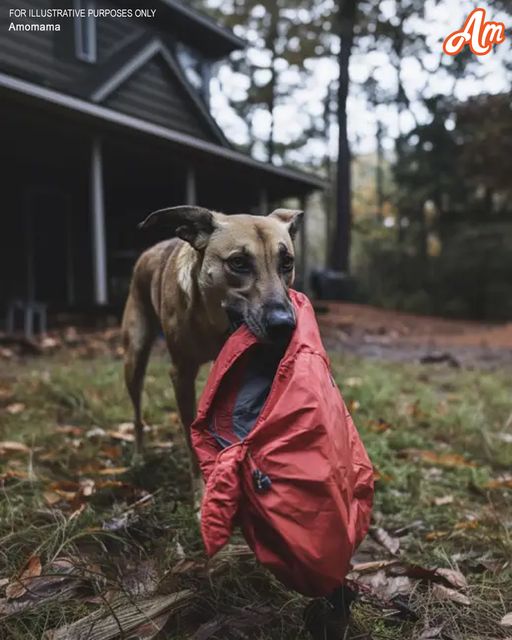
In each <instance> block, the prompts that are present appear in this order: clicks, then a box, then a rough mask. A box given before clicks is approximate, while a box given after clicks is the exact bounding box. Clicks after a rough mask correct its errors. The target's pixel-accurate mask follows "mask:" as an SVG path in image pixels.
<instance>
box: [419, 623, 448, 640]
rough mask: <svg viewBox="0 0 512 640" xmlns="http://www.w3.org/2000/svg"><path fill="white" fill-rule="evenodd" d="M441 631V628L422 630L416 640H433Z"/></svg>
mask: <svg viewBox="0 0 512 640" xmlns="http://www.w3.org/2000/svg"><path fill="white" fill-rule="evenodd" d="M442 631H443V627H442V626H441V627H429V628H428V629H424V630H423V631H422V632H421V635H420V636H419V638H418V640H433V639H434V638H439V636H440V635H441V632H442Z"/></svg>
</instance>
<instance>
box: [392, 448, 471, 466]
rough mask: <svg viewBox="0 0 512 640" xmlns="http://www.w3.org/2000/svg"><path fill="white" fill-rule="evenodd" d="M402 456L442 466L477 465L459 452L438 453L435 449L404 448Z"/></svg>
mask: <svg viewBox="0 0 512 640" xmlns="http://www.w3.org/2000/svg"><path fill="white" fill-rule="evenodd" d="M400 457H406V458H412V459H413V460H418V461H421V462H426V463H427V464H433V465H439V466H441V467H454V468H460V467H470V468H474V467H476V466H477V465H476V464H475V463H474V462H470V461H469V460H467V459H466V458H465V457H464V456H461V455H460V454H458V453H436V452H435V451H428V450H422V449H403V450H402V451H401V452H400Z"/></svg>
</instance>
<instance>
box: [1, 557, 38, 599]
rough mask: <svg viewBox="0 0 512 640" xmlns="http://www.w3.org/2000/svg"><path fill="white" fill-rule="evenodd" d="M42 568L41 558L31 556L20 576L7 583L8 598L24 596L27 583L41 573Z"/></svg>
mask: <svg viewBox="0 0 512 640" xmlns="http://www.w3.org/2000/svg"><path fill="white" fill-rule="evenodd" d="M41 569H42V567H41V558H39V556H30V558H29V559H28V560H27V562H26V563H25V564H24V565H23V567H22V569H21V571H20V573H19V574H18V576H17V577H16V578H14V580H12V581H11V582H10V583H9V584H8V585H7V587H6V589H5V595H6V596H7V598H9V599H10V600H14V599H15V598H19V597H20V596H22V595H23V594H24V593H25V592H26V590H27V584H28V583H29V582H30V579H31V578H35V577H36V576H40V575H41Z"/></svg>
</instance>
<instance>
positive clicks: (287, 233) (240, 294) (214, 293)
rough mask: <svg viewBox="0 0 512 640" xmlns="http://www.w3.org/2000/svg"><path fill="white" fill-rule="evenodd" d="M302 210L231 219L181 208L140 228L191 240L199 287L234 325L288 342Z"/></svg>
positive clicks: (267, 338) (152, 218) (162, 213)
mask: <svg viewBox="0 0 512 640" xmlns="http://www.w3.org/2000/svg"><path fill="white" fill-rule="evenodd" d="M301 216H302V212H301V211H295V210H290V209H276V210H275V211H273V212H272V213H270V214H269V215H268V216H251V215H245V214H240V215H231V216H227V215H224V214H222V213H217V212H214V211H209V210H208V209H204V208H202V207H192V206H182V207H171V208H169V209H161V210H159V211H155V212H154V213H152V214H151V215H150V216H148V218H146V220H145V221H144V222H143V223H142V224H141V227H147V226H152V225H161V226H165V227H167V228H169V229H170V231H171V234H172V235H173V236H177V237H179V238H181V239H182V240H185V241H186V242H188V243H189V244H190V245H191V246H192V247H194V249H195V250H196V251H197V252H198V254H199V256H200V260H201V268H200V273H199V276H198V278H199V285H200V288H201V291H202V292H203V294H204V295H206V296H207V297H208V298H209V300H212V301H216V303H217V304H219V305H221V306H222V308H223V309H224V310H225V312H226V314H227V316H228V319H229V321H230V323H231V324H232V325H238V324H240V323H242V322H245V323H246V324H247V326H248V327H249V329H250V330H251V331H252V332H253V333H254V334H255V335H256V336H257V337H258V338H260V339H261V340H264V341H271V342H278V341H281V340H286V339H287V338H288V337H289V336H290V334H291V332H292V330H293V329H294V327H295V313H294V310H293V305H292V303H291V301H290V298H289V296H288V289H289V287H290V286H291V285H292V283H293V279H294V275H295V258H294V249H293V238H294V236H295V233H296V231H297V228H298V225H299V221H300V218H301Z"/></svg>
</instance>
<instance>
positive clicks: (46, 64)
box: [0, 0, 143, 95]
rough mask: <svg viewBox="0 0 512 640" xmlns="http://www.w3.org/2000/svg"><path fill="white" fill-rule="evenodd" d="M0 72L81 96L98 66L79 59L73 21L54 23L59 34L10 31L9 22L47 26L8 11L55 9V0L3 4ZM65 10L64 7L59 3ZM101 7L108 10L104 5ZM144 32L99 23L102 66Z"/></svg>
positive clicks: (121, 23)
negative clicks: (82, 89)
mask: <svg viewBox="0 0 512 640" xmlns="http://www.w3.org/2000/svg"><path fill="white" fill-rule="evenodd" d="M0 4H1V6H0V19H1V20H0V25H1V29H0V69H1V70H2V71H4V72H7V73H12V75H16V76H19V77H22V78H26V79H27V80H31V81H34V82H37V83H39V84H43V85H46V86H50V87H53V88H56V89H60V90H64V91H66V92H67V93H71V94H75V95H80V94H81V91H80V89H81V86H82V85H83V83H84V82H85V81H86V80H87V79H88V78H89V77H90V76H91V74H93V73H94V72H95V70H96V69H97V64H90V63H87V62H83V61H81V60H79V59H77V58H76V56H75V48H74V26H73V20H72V19H71V18H67V19H63V20H55V21H54V22H59V23H60V25H61V31H60V32H56V31H55V32H52V31H9V30H8V29H9V24H10V22H11V21H12V22H14V23H30V22H37V23H44V22H52V20H46V19H44V18H39V19H30V18H26V19H24V18H16V19H15V18H9V9H10V8H12V9H47V8H52V7H54V3H53V2H52V0H9V2H8V3H0ZM59 6H60V7H64V6H65V3H59ZM102 7H108V4H107V3H102ZM142 32H143V27H142V26H141V25H139V24H137V23H136V22H135V21H132V20H127V19H124V20H123V19H119V20H117V19H115V18H99V19H98V20H97V49H98V51H97V53H98V63H99V64H101V63H102V62H104V61H105V60H107V59H108V57H110V55H112V53H114V52H115V51H116V50H117V49H119V48H120V47H122V46H124V45H125V44H126V43H127V42H129V41H130V40H132V39H133V38H135V37H136V36H137V35H138V34H140V33H142Z"/></svg>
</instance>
